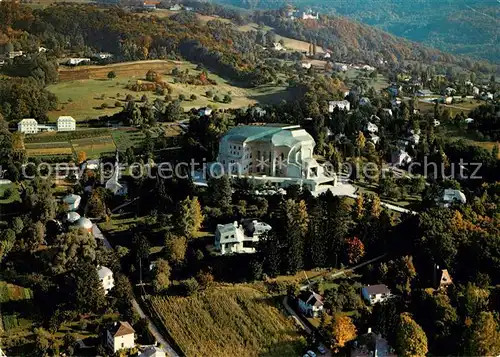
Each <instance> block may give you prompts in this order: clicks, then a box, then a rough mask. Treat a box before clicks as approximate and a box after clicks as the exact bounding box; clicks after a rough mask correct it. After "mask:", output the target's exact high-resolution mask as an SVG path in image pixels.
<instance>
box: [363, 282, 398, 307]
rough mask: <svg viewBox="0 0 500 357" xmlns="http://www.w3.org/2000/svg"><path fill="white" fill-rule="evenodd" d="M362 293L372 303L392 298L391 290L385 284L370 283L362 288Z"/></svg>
mask: <svg viewBox="0 0 500 357" xmlns="http://www.w3.org/2000/svg"><path fill="white" fill-rule="evenodd" d="M361 294H362V295H363V298H364V299H365V300H366V301H368V302H369V303H370V304H371V305H374V304H376V303H378V302H384V301H386V300H388V299H389V298H391V296H392V295H391V291H390V290H389V288H388V287H387V285H384V284H377V285H368V286H365V287H363V288H362V289H361Z"/></svg>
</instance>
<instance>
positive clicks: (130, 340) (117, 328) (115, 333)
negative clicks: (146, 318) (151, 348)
mask: <svg viewBox="0 0 500 357" xmlns="http://www.w3.org/2000/svg"><path fill="white" fill-rule="evenodd" d="M106 345H107V347H108V348H109V349H110V350H111V351H112V352H113V353H116V352H117V351H119V350H121V349H126V348H134V347H135V330H134V329H133V328H132V326H130V324H129V323H128V322H123V321H119V322H115V323H114V324H113V325H111V326H110V327H109V328H108V329H107V331H106Z"/></svg>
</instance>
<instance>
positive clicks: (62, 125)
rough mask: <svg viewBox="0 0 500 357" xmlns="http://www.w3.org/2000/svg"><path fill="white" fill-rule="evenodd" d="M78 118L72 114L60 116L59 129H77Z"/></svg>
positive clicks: (58, 120)
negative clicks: (71, 115)
mask: <svg viewBox="0 0 500 357" xmlns="http://www.w3.org/2000/svg"><path fill="white" fill-rule="evenodd" d="M75 130H76V120H75V119H74V118H73V117H70V116H60V117H59V118H58V119H57V131H75Z"/></svg>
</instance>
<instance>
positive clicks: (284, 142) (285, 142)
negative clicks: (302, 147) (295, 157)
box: [271, 129, 314, 147]
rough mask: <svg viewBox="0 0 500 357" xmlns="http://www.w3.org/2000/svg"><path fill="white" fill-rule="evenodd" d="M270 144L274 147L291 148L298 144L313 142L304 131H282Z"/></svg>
mask: <svg viewBox="0 0 500 357" xmlns="http://www.w3.org/2000/svg"><path fill="white" fill-rule="evenodd" d="M271 140H272V143H273V145H274V146H287V147H292V146H294V145H296V144H298V143H300V142H302V143H303V142H307V141H310V142H313V143H314V139H313V137H312V136H311V135H310V134H309V133H308V132H307V131H305V130H304V129H298V130H283V131H280V132H279V133H277V134H274V135H273V137H272V139H271Z"/></svg>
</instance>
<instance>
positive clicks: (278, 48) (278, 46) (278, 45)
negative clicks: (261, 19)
mask: <svg viewBox="0 0 500 357" xmlns="http://www.w3.org/2000/svg"><path fill="white" fill-rule="evenodd" d="M273 49H274V50H275V51H286V49H285V47H283V45H282V44H281V43H279V42H274V43H273Z"/></svg>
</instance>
